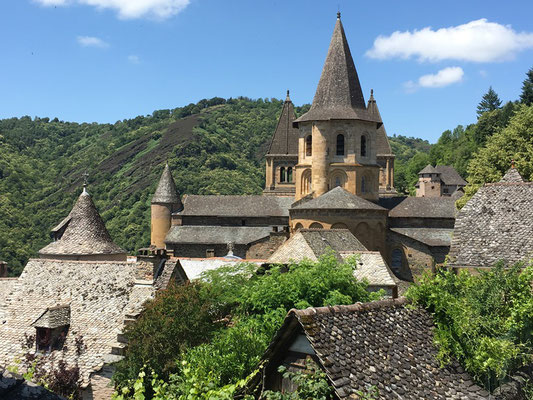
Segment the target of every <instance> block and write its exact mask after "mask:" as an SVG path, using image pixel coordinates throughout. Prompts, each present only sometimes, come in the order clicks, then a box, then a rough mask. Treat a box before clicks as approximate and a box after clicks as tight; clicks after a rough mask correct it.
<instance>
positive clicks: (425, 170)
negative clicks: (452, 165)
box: [418, 164, 437, 175]
mask: <svg viewBox="0 0 533 400" xmlns="http://www.w3.org/2000/svg"><path fill="white" fill-rule="evenodd" d="M436 173H437V171H436V170H435V168H433V165H431V164H428V165H426V166H425V167H424V168H422V170H421V171H420V172H419V173H418V175H421V174H436Z"/></svg>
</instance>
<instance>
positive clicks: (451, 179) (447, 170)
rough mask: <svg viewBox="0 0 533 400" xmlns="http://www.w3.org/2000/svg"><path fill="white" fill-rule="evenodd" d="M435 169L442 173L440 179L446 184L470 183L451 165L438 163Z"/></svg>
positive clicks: (459, 184) (460, 184)
mask: <svg viewBox="0 0 533 400" xmlns="http://www.w3.org/2000/svg"><path fill="white" fill-rule="evenodd" d="M435 171H437V173H439V174H440V180H441V181H442V183H444V184H445V185H458V186H466V185H467V184H468V182H467V181H465V180H464V179H463V178H461V175H459V173H458V172H457V171H456V170H455V168H454V167H452V166H451V165H437V166H436V167H435Z"/></svg>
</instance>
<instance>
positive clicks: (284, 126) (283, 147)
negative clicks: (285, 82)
mask: <svg viewBox="0 0 533 400" xmlns="http://www.w3.org/2000/svg"><path fill="white" fill-rule="evenodd" d="M295 119H296V118H295V115H294V105H293V104H292V101H291V98H290V96H289V91H288V90H287V98H286V99H285V102H284V103H283V109H282V110H281V115H280V117H279V120H278V125H277V126H276V130H275V131H274V135H273V136H272V141H271V142H270V147H269V148H268V152H267V154H269V155H270V154H292V155H298V135H299V131H298V129H296V128H294V127H293V125H292V123H293V122H294V120H295Z"/></svg>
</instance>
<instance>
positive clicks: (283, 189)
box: [263, 90, 299, 196]
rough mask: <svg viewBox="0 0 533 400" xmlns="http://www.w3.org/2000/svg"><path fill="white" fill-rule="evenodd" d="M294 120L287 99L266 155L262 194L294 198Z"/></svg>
mask: <svg viewBox="0 0 533 400" xmlns="http://www.w3.org/2000/svg"><path fill="white" fill-rule="evenodd" d="M295 119H296V117H295V115H294V105H293V104H292V101H291V98H290V97H289V91H288V90H287V98H286V99H285V102H284V103H283V109H282V110H281V115H280V117H279V120H278V125H277V126H276V130H275V131H274V135H273V136H272V141H271V142H270V147H269V148H268V152H267V154H266V157H265V158H266V183H265V190H264V192H263V193H264V194H266V195H275V196H294V191H295V185H294V167H295V166H296V164H297V163H298V135H299V132H298V129H296V128H294V127H293V125H292V124H293V122H294V120H295Z"/></svg>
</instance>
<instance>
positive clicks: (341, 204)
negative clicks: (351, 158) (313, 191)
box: [291, 186, 385, 210]
mask: <svg viewBox="0 0 533 400" xmlns="http://www.w3.org/2000/svg"><path fill="white" fill-rule="evenodd" d="M318 209H323V210H332V209H336V210H385V209H384V208H383V207H380V206H378V205H377V204H375V203H372V202H371V201H368V200H365V199H363V198H362V197H359V196H357V195H355V194H353V193H350V192H348V191H347V190H346V189H344V188H342V187H340V186H337V187H336V188H333V189H331V190H330V191H329V192H326V193H324V194H322V195H320V196H318V197H315V198H314V199H311V200H307V201H299V202H297V203H296V204H294V205H293V206H292V207H291V210H318Z"/></svg>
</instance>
